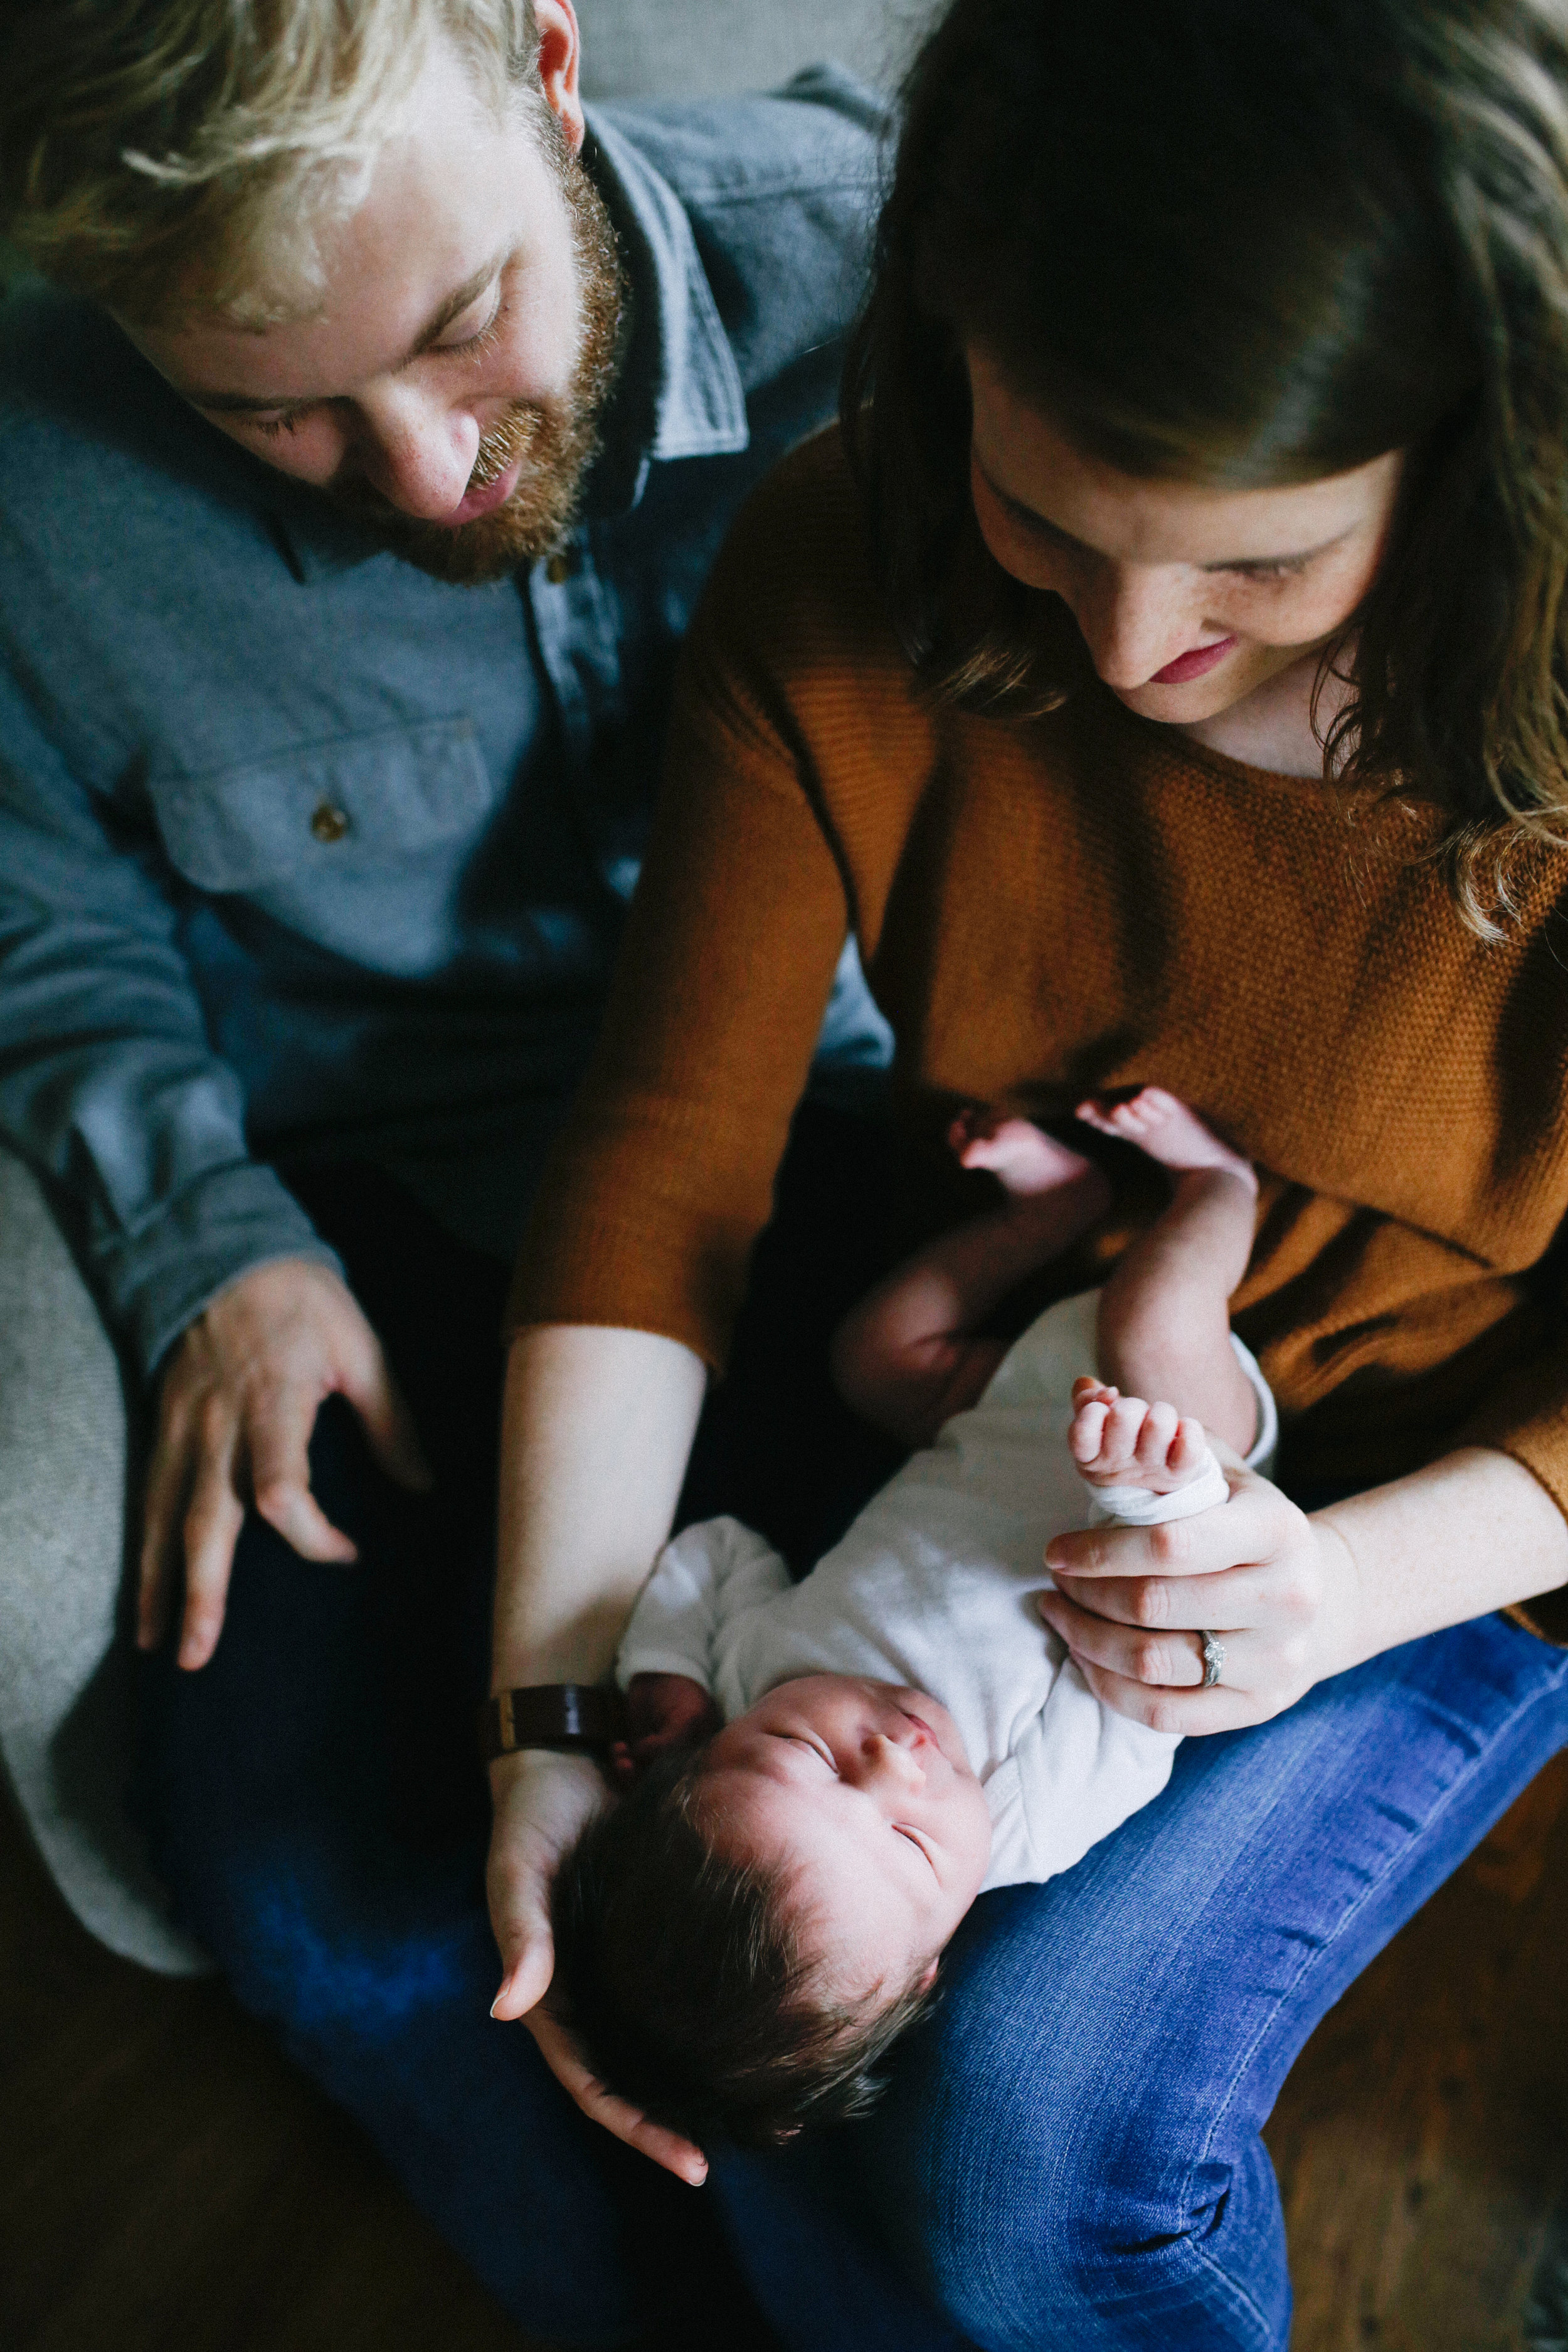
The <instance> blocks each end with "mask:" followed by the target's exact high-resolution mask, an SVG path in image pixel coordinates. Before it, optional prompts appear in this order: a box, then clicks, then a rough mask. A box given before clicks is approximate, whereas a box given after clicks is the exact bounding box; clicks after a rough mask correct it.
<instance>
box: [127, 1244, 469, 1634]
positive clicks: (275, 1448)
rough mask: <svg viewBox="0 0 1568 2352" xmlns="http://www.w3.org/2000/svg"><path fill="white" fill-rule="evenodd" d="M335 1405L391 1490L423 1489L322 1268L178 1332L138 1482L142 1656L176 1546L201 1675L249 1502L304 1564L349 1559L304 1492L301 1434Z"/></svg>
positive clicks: (402, 1426)
mask: <svg viewBox="0 0 1568 2352" xmlns="http://www.w3.org/2000/svg"><path fill="white" fill-rule="evenodd" d="M334 1395H337V1396H345V1397H347V1399H348V1401H349V1402H350V1403H351V1404H352V1405H353V1408H354V1411H355V1412H357V1413H358V1415H359V1417H360V1419H361V1421H362V1422H363V1424H364V1430H365V1435H366V1437H367V1438H368V1439H369V1441H370V1448H371V1452H372V1453H373V1454H374V1456H375V1458H376V1460H377V1461H378V1462H379V1463H380V1465H381V1466H382V1468H383V1469H384V1471H385V1472H386V1474H387V1475H388V1477H390V1478H395V1479H396V1481H397V1483H398V1484H399V1486H408V1487H413V1488H415V1489H416V1490H419V1491H423V1490H424V1489H426V1488H427V1487H428V1486H429V1485H430V1472H429V1468H428V1466H427V1465H426V1460H425V1456H424V1454H422V1453H421V1452H420V1449H419V1440H418V1438H417V1437H416V1434H415V1432H414V1424H413V1423H412V1421H411V1420H410V1419H409V1415H408V1409H407V1407H406V1405H405V1403H404V1402H403V1400H402V1398H401V1397H400V1396H399V1394H398V1392H397V1389H396V1386H395V1383H394V1381H393V1378H392V1374H391V1372H390V1371H389V1370H388V1369H387V1363H386V1358H385V1356H384V1354H383V1352H382V1346H381V1342H380V1340H379V1339H377V1338H376V1336H375V1333H374V1331H373V1330H372V1329H371V1328H370V1325H369V1324H368V1323H367V1322H366V1321H365V1318H364V1317H363V1314H362V1313H361V1311H360V1308H359V1307H358V1305H357V1303H356V1302H355V1300H354V1298H353V1294H352V1293H351V1292H350V1291H349V1290H348V1289H347V1287H346V1286H345V1285H344V1284H343V1283H342V1282H341V1281H340V1280H339V1278H338V1276H336V1275H335V1274H334V1273H333V1272H332V1271H331V1268H330V1267H329V1266H324V1265H317V1264H315V1263H314V1262H313V1261H312V1260H310V1259H308V1258H278V1259H275V1260H274V1261H273V1262H272V1263H271V1264H269V1265H260V1266H258V1267H256V1268H255V1270H254V1271H253V1272H252V1273H250V1274H245V1275H241V1276H240V1277H239V1279H238V1281H237V1282H233V1283H231V1284H230V1285H229V1286H228V1288H227V1289H226V1290H223V1291H220V1292H219V1293H218V1295H217V1297H216V1298H215V1299H214V1300H213V1301H212V1303H211V1305H210V1306H208V1307H205V1309H204V1310H203V1312H202V1313H201V1314H200V1315H198V1316H197V1317H196V1319H195V1322H194V1323H192V1324H190V1325H189V1326H188V1327H187V1328H186V1329H185V1331H184V1333H183V1335H182V1336H181V1338H180V1340H179V1342H178V1344H177V1345H176V1346H175V1348H174V1351H173V1353H172V1354H171V1355H170V1357H169V1360H168V1363H167V1366H166V1368H165V1370H164V1373H163V1387H162V1390H161V1391H160V1395H159V1403H158V1438H157V1443H156V1444H155V1446H154V1448H153V1461H152V1466H151V1468H150V1469H149V1471H148V1474H147V1501H146V1517H145V1524H144V1532H143V1538H142V1580H141V1592H140V1600H139V1603H138V1609H137V1621H136V1639H137V1643H138V1644H139V1646H140V1647H141V1648H142V1649H144V1650H151V1649H155V1648H156V1647H157V1645H158V1643H160V1642H161V1641H162V1640H163V1635H164V1633H165V1632H166V1630H167V1627H168V1622H169V1612H170V1607H171V1604H172V1600H173V1595H174V1587H175V1581H176V1576H177V1570H178V1549H179V1548H180V1547H181V1546H182V1545H183V1548H184V1563H185V1608H184V1621H183V1622H182V1624H181V1628H180V1647H179V1662H180V1664H181V1665H182V1666H187V1667H190V1666H205V1664H206V1662H207V1660H208V1659H209V1658H210V1657H211V1656H212V1654H213V1652H214V1650H215V1649H216V1647H217V1638H218V1634H219V1633H220V1632H221V1631H222V1629H223V1617H224V1608H225V1604H226V1601H227V1598H228V1580H229V1572H230V1570H231V1569H232V1568H233V1565H234V1547H235V1543H236V1541H237V1538H238V1535H239V1530H240V1526H241V1523H242V1521H243V1520H244V1517H245V1509H246V1504H247V1501H249V1502H253V1503H254V1504H255V1506H256V1508H257V1509H258V1511H259V1512H260V1514H261V1516H262V1517H263V1518H264V1519H266V1520H267V1521H268V1523H269V1524H270V1525H271V1526H272V1527H274V1528H277V1530H278V1532H279V1535H280V1536H282V1537H283V1538H284V1539H285V1541H286V1542H288V1543H290V1544H292V1546H293V1547H294V1549H295V1550H296V1551H297V1552H299V1553H300V1556H301V1557H302V1558H303V1559H318V1560H339V1561H349V1560H353V1559H354V1558H355V1557H356V1556H357V1555H356V1552H355V1549H354V1546H353V1543H352V1542H351V1541H350V1540H349V1538H348V1537H347V1536H345V1535H343V1534H342V1532H341V1531H340V1530H339V1529H338V1528H334V1527H333V1526H332V1524H331V1520H330V1519H328V1517H326V1515H325V1513H324V1512H323V1511H322V1510H321V1507H320V1506H319V1504H318V1503H317V1502H316V1500H315V1497H314V1496H312V1494H311V1492H310V1432H311V1430H312V1429H313V1428H314V1427H315V1423H316V1413H317V1411H318V1409H319V1408H320V1406H321V1403H322V1402H323V1400H324V1399H325V1398H327V1397H329V1396H334Z"/></svg>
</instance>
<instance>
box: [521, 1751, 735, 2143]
mask: <svg viewBox="0 0 1568 2352" xmlns="http://www.w3.org/2000/svg"><path fill="white" fill-rule="evenodd" d="M490 1786H491V1789H492V1790H493V1792H494V1796H495V1825H494V1827H493V1829H492V1830H491V1832H490V1856H489V1870H488V1873H487V1886H488V1890H489V1906H490V1926H491V1927H492V1928H493V1929H494V1930H495V1939H496V1942H497V1944H498V1945H499V1946H500V1956H501V1969H502V1971H503V1973H502V1977H501V1988H500V1992H498V1993H497V1995H496V1997H495V2000H494V2003H493V2005H492V2007H491V2010H490V2015H491V2016H492V2017H496V2018H500V2019H501V2020H502V2021H503V2022H509V2021H510V2020H512V2019H513V2018H521V2020H522V2021H523V2023H524V2024H525V2025H526V2026H527V2028H528V2030H529V2032H531V2034H532V2036H533V2038H534V2040H535V2041H536V2042H538V2044H539V2047H540V2049H541V2051H542V2053H543V2055H544V2063H545V2064H546V2065H547V2066H548V2067H549V2069H550V2071H551V2073H552V2074H553V2075H554V2077H555V2079H556V2081H557V2082H558V2083H559V2084H561V2085H562V2086H563V2089H564V2090H566V2091H567V2092H569V2093H570V2095H571V2096H572V2097H573V2099H574V2100H575V2102H576V2104H577V2105H578V2106H579V2107H581V2108H582V2110H583V2113H584V2115H585V2116H588V2117H589V2119H590V2121H592V2122H594V2123H596V2124H602V2125H603V2126H604V2127H605V2130H606V2131H608V2132H613V2133H614V2134H615V2136H616V2138H617V2139H619V2140H624V2141H625V2142H626V2146H627V2147H635V2148H637V2150H638V2151H639V2152H640V2153H641V2154H642V2155H644V2156H648V2157H651V2158H653V2160H654V2162H655V2163H656V2164H662V2165H663V2166H664V2168H665V2169H666V2171H667V2172H673V2173H674V2174H676V2176H677V2177H678V2178H679V2179H681V2180H685V2181H688V2182H689V2184H690V2186H691V2187H692V2188H693V2189H697V2188H700V2186H701V2184H702V2182H703V2180H704V2179H706V2178H707V2173H708V2159H707V2158H706V2157H705V2156H704V2155H703V2153H702V2151H701V2149H700V2147H693V2145H692V2143H691V2141H690V2140H689V2139H682V2138H681V2137H679V2133H677V2132H672V2131H666V2130H665V2128H664V2126H662V2125H661V2124H656V2123H653V2122H651V2121H650V2120H649V2118H648V2117H647V2116H645V2115H644V2114H643V2113H642V2112H641V2110H640V2109H639V2108H637V2107H634V2106H632V2105H630V2104H629V2103H628V2102H627V2101H626V2100H625V2099H618V2098H616V2095H615V2094H614V2093H613V2092H612V2091H607V2090H606V2089H605V2085H604V2084H602V2083H601V2082H600V2081H599V2080H598V2078H597V2076H596V2075H595V2073H594V2070H593V2068H592V2067H591V2066H590V2065H589V2063H588V2062H587V2059H586V2057H585V2056H584V2053H583V2052H582V2050H581V2049H580V2048H579V2047H578V2045H577V2042H576V2041H575V2040H574V2036H573V2035H572V2033H571V2032H570V2031H569V2029H568V2028H567V2027H566V2026H564V2025H563V2023H562V2022H561V2021H560V2019H559V2018H557V2017H552V2015H551V2013H550V2011H549V2010H548V2008H546V2007H545V2006H544V1996H545V1994H546V1993H547V1992H548V1991H549V1990H550V1979H551V1974H552V1969H553V1968H554V1963H555V1948H554V1943H553V1939H552V1936H551V1931H550V1883H551V1880H552V1878H553V1877H554V1875H555V1873H556V1871H557V1869H558V1868H559V1867H560V1864H561V1858H562V1856H563V1854H564V1853H565V1852H566V1850H567V1848H568V1847H569V1846H570V1845H571V1844H572V1843H573V1842H574V1839H575V1838H576V1837H577V1835H578V1833H579V1832H581V1831H582V1830H583V1829H584V1827H585V1826H586V1824H587V1822H589V1820H590V1819H591V1818H592V1816H593V1815H594V1814H595V1812H596V1811H598V1809H599V1807H600V1806H601V1805H602V1804H604V1803H605V1796H606V1791H605V1783H604V1780H603V1779H602V1777H601V1775H600V1772H599V1769H598V1767H597V1765H595V1764H594V1763H592V1762H591V1761H590V1760H589V1759H587V1758H586V1757H583V1756H555V1755H552V1754H550V1753H549V1752H548V1751H547V1750H544V1749H541V1748H527V1749H524V1750H523V1751H522V1753H521V1754H520V1755H517V1756H502V1757H499V1758H498V1759H497V1760H496V1761H495V1763H493V1764H492V1765H491V1767H490Z"/></svg>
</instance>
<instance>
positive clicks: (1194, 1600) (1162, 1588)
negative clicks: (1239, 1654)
mask: <svg viewBox="0 0 1568 2352" xmlns="http://www.w3.org/2000/svg"><path fill="white" fill-rule="evenodd" d="M1293 1582H1294V1580H1293V1578H1292V1577H1291V1575H1290V1573H1289V1570H1283V1569H1281V1567H1280V1566H1279V1563H1277V1562H1274V1561H1261V1560H1258V1561H1252V1562H1249V1563H1248V1565H1247V1567H1245V1568H1227V1569H1216V1570H1215V1572H1214V1574H1213V1575H1212V1576H1128V1577H1106V1576H1096V1577H1081V1578H1080V1577H1073V1576H1064V1577H1063V1578H1062V1579H1061V1580H1060V1581H1059V1583H1058V1587H1057V1591H1056V1592H1055V1594H1052V1593H1051V1592H1049V1591H1045V1592H1042V1594H1041V1596H1040V1608H1041V1611H1042V1613H1044V1614H1046V1615H1047V1622H1055V1621H1054V1619H1051V1618H1050V1616H1049V1612H1048V1609H1047V1603H1049V1602H1051V1601H1053V1600H1055V1601H1059V1602H1061V1603H1063V1604H1064V1605H1065V1606H1066V1607H1068V1608H1070V1609H1073V1610H1077V1611H1079V1612H1082V1614H1083V1615H1084V1616H1085V1617H1089V1616H1092V1617H1093V1618H1095V1619H1096V1620H1099V1621H1103V1620H1105V1619H1107V1618H1109V1619H1110V1622H1112V1623H1113V1624H1118V1625H1131V1626H1135V1627H1136V1628H1137V1629H1138V1630H1139V1631H1140V1632H1142V1633H1153V1634H1163V1633H1183V1634H1185V1633H1195V1632H1196V1630H1197V1629H1198V1627H1199V1626H1202V1625H1206V1626H1207V1627H1208V1628H1209V1629H1210V1631H1211V1632H1212V1631H1213V1629H1214V1628H1215V1626H1217V1625H1229V1626H1232V1627H1235V1626H1237V1625H1253V1624H1256V1623H1257V1622H1258V1621H1259V1618H1260V1617H1262V1616H1265V1615H1268V1616H1277V1615H1280V1614H1283V1613H1288V1612H1289V1610H1290V1609H1291V1607H1292V1586H1293ZM1057 1631H1058V1633H1063V1638H1064V1639H1065V1638H1066V1635H1065V1633H1064V1632H1063V1628H1062V1627H1061V1626H1060V1625H1058V1627H1057Z"/></svg>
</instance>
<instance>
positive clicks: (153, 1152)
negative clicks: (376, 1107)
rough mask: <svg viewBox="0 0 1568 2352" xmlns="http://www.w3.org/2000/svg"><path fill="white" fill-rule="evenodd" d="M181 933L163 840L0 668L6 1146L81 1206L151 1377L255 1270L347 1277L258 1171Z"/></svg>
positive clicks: (101, 1274) (107, 1283)
mask: <svg viewBox="0 0 1568 2352" xmlns="http://www.w3.org/2000/svg"><path fill="white" fill-rule="evenodd" d="M179 921H180V907H179V902H178V898H177V895H176V893H175V892H174V889H173V888H172V887H171V885H170V881H169V878H168V877H166V875H165V874H164V873H163V871H162V870H161V866H160V861H159V860H158V859H157V857H156V856H155V853H154V852H153V849H152V847H151V846H150V845H149V844H147V843H146V842H145V841H142V840H141V839H140V838H136V837H131V836H129V835H127V836H126V837H124V838H117V837H116V836H115V833H114V831H113V830H112V819H111V817H110V816H109V814H107V813H106V812H105V811H103V810H102V809H101V808H100V805H99V804H98V803H97V802H96V801H95V800H94V799H93V797H92V796H91V795H89V793H87V792H86V791H85V789H84V788H83V787H82V786H81V785H80V784H79V782H77V780H76V779H75V778H74V777H73V776H72V775H71V773H70V772H69V771H68V768H67V767H66V764H65V762H64V761H63V760H62V759H61V757H60V755H59V753H58V750H57V749H56V748H55V746H54V745H53V743H52V742H51V741H50V740H49V739H48V737H47V734H46V733H45V732H44V730H42V728H41V727H40V726H39V724H38V722H37V719H36V717H35V715H34V713H33V711H32V710H31V709H30V707H29V706H28V704H27V702H26V699H25V698H24V697H23V696H22V695H21V693H20V692H19V691H18V690H17V688H16V685H15V683H14V682H13V681H12V680H11V679H9V678H8V677H5V675H4V673H0V1135H3V1136H4V1139H5V1141H6V1142H7V1143H8V1144H10V1145H11V1147H12V1148H13V1149H14V1150H16V1151H17V1152H19V1153H20V1154H21V1156H22V1157H23V1158H24V1159H26V1160H28V1161H29V1162H30V1163H31V1164H32V1165H33V1166H34V1167H35V1168H36V1169H37V1170H38V1171H40V1173H41V1174H43V1175H44V1176H45V1178H46V1179H47V1180H50V1181H52V1182H53V1183H54V1184H55V1185H56V1186H57V1187H58V1189H59V1191H60V1192H61V1193H62V1194H63V1195H64V1197H65V1200H66V1202H67V1203H68V1206H69V1207H70V1208H71V1209H73V1210H74V1212H75V1218H74V1223H75V1226H76V1236H75V1237H76V1239H77V1241H78V1244H79V1247H80V1249H81V1251H82V1253H83V1255H84V1258H85V1262H86V1268H87V1272H88V1274H89V1279H90V1280H91V1282H92V1283H93V1286H94V1287H95V1289H96V1291H97V1294H98V1297H99V1302H100V1307H101V1308H102V1310H103V1313H104V1315H105V1318H106V1319H107V1320H108V1321H109V1322H110V1325H111V1326H112V1327H113V1328H115V1329H116V1330H117V1331H118V1332H119V1333H120V1334H121V1336H122V1338H123V1339H125V1340H126V1342H127V1343H128V1345H129V1346H130V1348H131V1349H132V1352H133V1354H134V1356H135V1358H136V1360H138V1362H139V1363H140V1365H141V1367H142V1370H143V1371H144V1372H149V1373H150V1372H151V1371H152V1370H153V1369H154V1368H155V1366H156V1365H157V1364H158V1362H159V1360H161V1358H162V1357H163V1354H164V1352H165V1351H166V1349H168V1348H169V1346H170V1345H171V1344H172V1342H173V1341H174V1339H176V1338H177V1337H178V1335H179V1334H180V1332H181V1331H182V1330H183V1329H184V1327H185V1325H186V1324H187V1323H188V1322H189V1321H190V1320H191V1318H193V1317H194V1316H195V1315H197V1314H199V1313H200V1311H201V1309H202V1307H204V1306H205V1304H206V1302H207V1301H208V1299H210V1298H211V1297H213V1296H214V1295H215V1294H216V1292H217V1291H219V1290H221V1289H222V1288H223V1287H224V1286H226V1284H227V1283H230V1282H232V1281H233V1280H234V1279H235V1277H236V1276H238V1275H240V1274H243V1273H245V1272H246V1271H247V1269H248V1268H249V1267H251V1266H254V1265H261V1264H262V1263H264V1262H265V1261H266V1260H268V1259H269V1258H278V1257H308V1258H314V1259H316V1260H318V1261H321V1263H324V1264H326V1265H332V1266H337V1265H338V1260H337V1258H336V1257H335V1256H334V1255H333V1254H332V1252H331V1250H330V1249H328V1248H327V1246H326V1244H324V1243H323V1242H322V1241H321V1240H320V1239H319V1237H318V1236H317V1234H316V1233H315V1230H314V1228H313V1227H312V1226H311V1224H310V1220H309V1218H308V1217H307V1216H306V1214H305V1213H304V1211H303V1210H302V1209H301V1208H300V1206H299V1204H298V1202H295V1201H294V1199H293V1198H292V1196H291V1195H290V1194H289V1192H288V1191H287V1189H286V1188H285V1187H284V1186H283V1185H282V1184H281V1183H280V1182H279V1180H278V1178H277V1176H276V1175H275V1174H274V1173H273V1171H271V1170H270V1169H268V1168H265V1167H262V1166H260V1165H259V1164H258V1162H256V1161H255V1160H252V1159H251V1158H250V1155H249V1153H248V1151H247V1146H246V1139H245V1103H244V1098H243V1094H242V1090H241V1087H240V1084H239V1081H238V1078H237V1076H236V1074H235V1073H234V1071H233V1070H231V1069H230V1068H229V1067H228V1066H227V1065H226V1063H225V1062H223V1061H222V1060H220V1059H219V1058H218V1056H216V1055H215V1054H214V1053H213V1052H212V1050H211V1047H210V1045H209V1044H208V1042H207V1035H206V1026H205V1019H204V1015H203V1010H202V1006H201V1003H200V1000H199V998H198V996H197V993H196V991H195V986H194V984H193V982H192V978H191V974H190V971H189V968H188V966H187V964H186V962H185V961H184V956H183V954H182V953H181V950H180V944H179ZM340 1270H341V1269H340Z"/></svg>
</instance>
